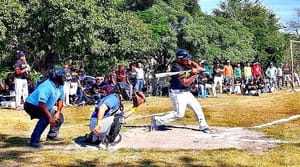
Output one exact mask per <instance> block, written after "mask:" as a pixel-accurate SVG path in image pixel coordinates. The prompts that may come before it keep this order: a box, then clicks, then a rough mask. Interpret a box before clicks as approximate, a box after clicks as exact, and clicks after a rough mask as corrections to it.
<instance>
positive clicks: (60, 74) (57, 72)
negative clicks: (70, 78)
mask: <svg viewBox="0 0 300 167" xmlns="http://www.w3.org/2000/svg"><path fill="white" fill-rule="evenodd" d="M48 74H49V79H50V80H51V81H53V82H57V83H59V84H60V85H64V83H65V79H66V72H65V70H64V69H63V68H60V67H53V68H51V69H49V72H48Z"/></svg>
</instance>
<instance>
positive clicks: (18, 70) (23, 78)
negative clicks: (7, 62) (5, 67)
mask: <svg viewBox="0 0 300 167" xmlns="http://www.w3.org/2000/svg"><path fill="white" fill-rule="evenodd" d="M17 58H18V60H17V61H16V63H15V64H14V69H15V81H14V82H15V91H16V109H17V110H22V109H23V105H22V102H21V98H22V97H23V101H25V100H26V98H27V96H28V82H27V79H28V77H29V72H30V70H31V68H30V66H29V65H28V64H27V62H26V58H25V53H24V51H18V52H17Z"/></svg>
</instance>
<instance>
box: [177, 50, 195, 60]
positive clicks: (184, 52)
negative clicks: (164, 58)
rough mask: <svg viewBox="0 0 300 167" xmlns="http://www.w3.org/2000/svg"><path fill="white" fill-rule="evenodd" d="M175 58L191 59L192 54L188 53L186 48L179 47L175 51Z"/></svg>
mask: <svg viewBox="0 0 300 167" xmlns="http://www.w3.org/2000/svg"><path fill="white" fill-rule="evenodd" d="M176 58H177V59H185V60H191V58H192V56H191V55H190V54H189V52H188V51H187V50H185V49H179V50H177V52H176Z"/></svg>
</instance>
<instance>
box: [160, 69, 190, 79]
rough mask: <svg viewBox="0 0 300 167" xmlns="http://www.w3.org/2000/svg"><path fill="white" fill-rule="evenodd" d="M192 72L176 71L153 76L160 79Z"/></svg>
mask: <svg viewBox="0 0 300 167" xmlns="http://www.w3.org/2000/svg"><path fill="white" fill-rule="evenodd" d="M191 71H192V70H187V71H178V72H163V73H157V74H155V77H156V78H162V77H170V76H173V75H177V74H183V73H186V72H191Z"/></svg>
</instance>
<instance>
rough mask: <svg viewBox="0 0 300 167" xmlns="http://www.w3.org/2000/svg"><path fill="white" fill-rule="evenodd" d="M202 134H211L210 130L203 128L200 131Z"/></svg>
mask: <svg viewBox="0 0 300 167" xmlns="http://www.w3.org/2000/svg"><path fill="white" fill-rule="evenodd" d="M201 131H202V132H203V133H212V131H211V129H210V128H208V127H207V128H204V129H202V130H201Z"/></svg>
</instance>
